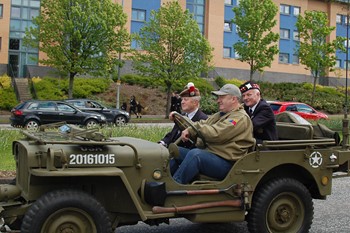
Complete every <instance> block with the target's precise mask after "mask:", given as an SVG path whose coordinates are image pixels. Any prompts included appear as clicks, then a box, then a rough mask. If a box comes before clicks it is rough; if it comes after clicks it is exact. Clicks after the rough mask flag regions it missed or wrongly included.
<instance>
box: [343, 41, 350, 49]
mask: <svg viewBox="0 0 350 233" xmlns="http://www.w3.org/2000/svg"><path fill="white" fill-rule="evenodd" d="M344 47H345V48H348V47H350V44H349V39H347V40H345V41H344Z"/></svg>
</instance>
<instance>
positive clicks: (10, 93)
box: [0, 87, 17, 110]
mask: <svg viewBox="0 0 350 233" xmlns="http://www.w3.org/2000/svg"><path fill="white" fill-rule="evenodd" d="M16 104H17V99H16V95H15V92H14V90H13V88H12V87H11V88H7V89H1V88H0V109H3V110H11V109H12V108H13V107H14V106H15V105H16Z"/></svg>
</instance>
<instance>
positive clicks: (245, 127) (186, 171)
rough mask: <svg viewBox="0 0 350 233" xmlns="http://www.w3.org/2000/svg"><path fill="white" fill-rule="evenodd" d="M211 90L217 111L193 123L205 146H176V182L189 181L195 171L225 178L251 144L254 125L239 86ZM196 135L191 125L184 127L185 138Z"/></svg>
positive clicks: (227, 85) (182, 135)
mask: <svg viewBox="0 0 350 233" xmlns="http://www.w3.org/2000/svg"><path fill="white" fill-rule="evenodd" d="M212 94H214V95H215V96H217V103H218V105H219V112H217V113H215V114H214V115H212V116H210V117H209V118H208V119H207V120H201V121H198V122H194V123H193V124H194V126H195V128H196V129H197V130H198V131H199V132H200V133H201V135H202V136H203V138H204V139H205V141H206V147H205V148H203V145H202V147H200V148H202V149H200V148H194V149H188V148H183V147H179V152H180V155H179V158H177V159H176V160H177V163H178V164H179V165H180V166H179V167H178V169H177V170H176V172H175V173H174V175H173V178H174V180H175V181H177V182H178V183H181V184H187V183H190V182H192V181H193V180H194V179H195V177H196V176H197V175H198V174H203V175H206V176H209V177H213V178H216V179H220V180H221V179H224V178H225V177H226V175H227V173H228V172H229V171H230V169H231V168H232V165H233V164H234V162H235V161H236V160H238V159H240V158H241V157H242V156H244V155H245V154H247V152H248V149H249V148H251V147H252V146H253V145H254V138H253V125H252V122H251V120H250V119H249V116H248V115H247V113H246V112H245V111H244V109H243V107H242V105H241V92H240V90H239V88H238V87H237V86H235V85H233V84H226V85H224V86H223V87H222V88H221V89H220V90H219V91H213V92H212ZM197 136H198V135H196V131H195V130H194V129H192V128H187V129H185V130H184V131H183V132H182V134H181V139H182V140H183V141H188V140H189V139H190V138H195V137H197ZM198 142H200V141H199V140H198ZM197 144H198V143H197ZM198 146H199V145H198Z"/></svg>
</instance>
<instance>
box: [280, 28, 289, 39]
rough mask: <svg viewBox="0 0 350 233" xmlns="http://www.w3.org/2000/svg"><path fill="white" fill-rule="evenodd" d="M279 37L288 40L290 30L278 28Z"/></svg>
mask: <svg viewBox="0 0 350 233" xmlns="http://www.w3.org/2000/svg"><path fill="white" fill-rule="evenodd" d="M285 33H288V36H287V37H285ZM280 39H283V40H290V30H289V29H287V28H280Z"/></svg>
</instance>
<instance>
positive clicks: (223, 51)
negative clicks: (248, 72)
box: [222, 47, 232, 58]
mask: <svg viewBox="0 0 350 233" xmlns="http://www.w3.org/2000/svg"><path fill="white" fill-rule="evenodd" d="M225 51H228V52H229V56H225V54H226V53H225ZM231 55H232V51H231V48H230V47H224V48H223V50H222V56H223V58H231Z"/></svg>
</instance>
